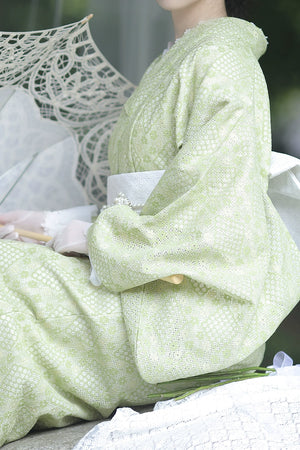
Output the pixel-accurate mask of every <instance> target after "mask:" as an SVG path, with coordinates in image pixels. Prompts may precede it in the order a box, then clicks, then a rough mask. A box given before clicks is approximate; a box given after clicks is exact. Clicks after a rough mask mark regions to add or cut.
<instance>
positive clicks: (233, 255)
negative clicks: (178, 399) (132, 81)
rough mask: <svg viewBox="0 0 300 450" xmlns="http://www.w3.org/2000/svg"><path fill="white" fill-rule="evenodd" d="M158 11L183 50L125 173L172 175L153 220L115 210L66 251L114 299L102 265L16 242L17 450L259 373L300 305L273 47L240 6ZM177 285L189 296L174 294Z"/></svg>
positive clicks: (121, 142) (11, 396) (184, 5)
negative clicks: (175, 385) (274, 139)
mask: <svg viewBox="0 0 300 450" xmlns="http://www.w3.org/2000/svg"><path fill="white" fill-rule="evenodd" d="M158 3H159V4H160V6H162V7H163V8H164V9H167V10H170V11H171V12H172V18H173V23H174V30H175V37H176V42H175V43H174V45H173V46H172V47H171V48H170V49H169V50H168V51H167V52H165V53H164V54H162V55H160V56H159V57H158V58H157V59H156V60H155V61H154V62H153V63H152V64H151V66H150V67H149V68H148V70H147V72H146V73H145V75H144V77H143V79H142V81H141V83H140V85H139V87H138V88H137V89H136V91H135V93H134V94H133V95H132V96H131V98H130V99H129V100H128V101H127V103H126V104H125V106H124V108H123V111H122V113H121V116H120V118H119V121H118V124H117V126H116V128H115V130H114V133H113V136H112V138H111V141H110V146H109V161H110V168H111V172H112V174H120V173H131V172H145V171H156V170H165V172H164V173H163V175H162V177H161V178H160V180H159V181H158V183H157V185H156V187H155V188H154V190H153V192H152V193H151V195H150V197H149V198H148V199H147V201H146V203H145V205H144V206H143V208H142V212H141V215H139V214H137V212H136V211H134V210H133V209H132V208H131V206H130V205H128V204H120V205H115V206H113V207H111V208H107V209H105V210H103V211H102V212H101V214H100V215H99V216H98V218H97V220H96V222H95V223H94V224H93V225H92V226H89V224H88V223H86V222H81V221H75V223H74V222H70V224H69V225H68V226H67V227H65V228H64V229H63V231H62V232H60V233H58V235H57V237H56V238H55V239H54V242H53V247H54V249H55V250H57V251H60V252H65V251H68V252H70V251H77V252H79V253H83V254H84V253H86V254H87V253H88V255H89V258H90V261H91V264H92V266H93V271H94V279H98V280H101V285H100V286H95V285H93V284H92V283H91V282H90V281H89V276H90V263H89V260H88V258H76V257H70V256H64V255H61V254H59V253H57V252H54V251H52V250H51V249H49V248H45V247H42V246H39V245H34V244H26V245H25V244H23V243H20V242H15V241H13V240H3V241H1V242H0V249H1V253H0V254H1V257H0V264H1V278H0V286H1V289H0V292H1V294H0V295H1V303H0V308H1V325H0V330H1V334H0V339H1V364H0V374H1V383H0V415H1V420H0V443H1V444H2V443H4V442H9V441H12V440H14V439H18V438H20V437H21V436H23V435H25V434H26V433H27V432H28V431H29V430H30V429H31V428H32V427H34V426H37V427H39V428H42V427H51V426H64V425H68V424H70V423H73V422H75V421H76V420H78V418H82V419H87V420H91V419H96V418H98V417H101V416H104V417H107V416H108V415H109V414H110V413H111V412H112V411H113V410H114V408H116V407H117V406H118V405H130V404H143V403H147V402H149V399H147V395H148V394H149V393H151V392H157V391H158V390H159V387H158V386H156V385H155V384H154V383H159V382H164V381H172V380H175V379H178V378H182V377H190V376H193V375H196V374H201V373H207V372H211V371H215V370H220V369H223V368H227V367H229V366H238V367H241V366H247V365H256V364H259V363H260V362H261V360H262V357H263V353H264V345H265V341H266V340H267V339H268V338H269V336H270V335H271V334H272V333H273V332H274V331H275V329H276V328H277V326H278V325H279V324H280V322H281V321H282V320H283V318H284V317H285V316H286V315H287V314H288V313H289V312H290V310H291V309H292V308H293V306H294V305H295V304H296V303H297V302H298V300H299V297H300V283H299V281H300V253H299V250H298V248H297V246H296V244H295V242H294V241H293V239H292V238H291V236H290V234H289V233H288V231H287V229H286V227H285V226H284V224H283V222H282V221H281V219H280V217H279V215H278V213H277V211H276V209H275V208H274V206H273V205H272V203H271V201H270V199H269V197H268V195H267V187H268V170H269V165H270V152H271V141H270V120H269V104H268V95H267V89H266V85H265V80H264V77H263V75H262V72H261V70H260V67H259V64H258V62H257V59H258V58H259V57H260V56H261V55H262V54H263V53H264V52H265V50H266V45H267V44H266V39H265V37H264V35H263V33H262V31H261V30H260V29H258V28H257V27H255V25H253V24H251V23H248V22H246V21H243V20H240V19H236V18H231V17H227V13H226V9H225V3H224V0H158ZM130 200H131V199H130ZM125 203H126V202H125ZM13 214H14V216H12V215H11V214H3V215H1V216H0V222H1V223H3V224H8V227H6V228H5V230H4V231H3V232H2V234H3V236H4V237H9V238H16V237H18V236H17V235H16V234H15V230H14V223H13V222H15V221H17V222H19V226H21V224H20V221H23V223H22V226H23V228H24V227H26V226H28V228H32V225H33V224H32V223H30V221H31V220H33V222H34V228H35V229H36V230H38V229H39V228H40V227H42V228H43V224H42V222H43V221H44V219H45V214H43V213H36V214H34V215H31V218H30V220H29V221H28V218H27V219H26V218H24V215H22V214H24V213H22V212H21V213H19V212H17V213H13ZM48 218H49V216H48ZM50 221H51V219H50ZM85 233H87V241H86V240H85V237H84V235H85ZM74 243H75V245H74ZM173 274H183V275H184V280H183V282H182V283H181V284H180V285H173V284H169V283H166V282H165V281H162V280H160V279H161V278H163V277H167V276H170V275H173ZM96 284H97V283H96ZM98 284H99V283H98ZM187 383H188V382H187ZM160 389H161V390H162V388H160ZM164 389H166V390H170V386H167V387H164Z"/></svg>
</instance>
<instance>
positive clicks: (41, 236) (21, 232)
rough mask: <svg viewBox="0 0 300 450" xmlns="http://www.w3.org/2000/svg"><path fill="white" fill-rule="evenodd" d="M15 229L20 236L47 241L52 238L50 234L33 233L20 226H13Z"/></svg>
mask: <svg viewBox="0 0 300 450" xmlns="http://www.w3.org/2000/svg"><path fill="white" fill-rule="evenodd" d="M0 227H1V228H2V227H4V225H0ZM15 231H16V232H17V233H19V235H20V236H23V237H27V238H30V239H35V240H37V241H42V242H49V241H51V239H52V237H51V236H47V235H46V234H41V233H34V232H33V231H28V230H21V229H20V228H15Z"/></svg>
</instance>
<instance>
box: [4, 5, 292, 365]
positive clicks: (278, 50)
mask: <svg viewBox="0 0 300 450" xmlns="http://www.w3.org/2000/svg"><path fill="white" fill-rule="evenodd" d="M88 13H94V14H95V17H94V18H93V19H92V21H91V22H90V27H91V31H92V34H93V37H94V40H95V42H96V43H97V45H98V47H99V48H100V50H101V51H102V52H103V53H104V55H105V56H106V57H107V59H108V60H109V61H110V62H111V63H112V64H113V65H114V66H115V67H116V68H117V69H118V70H119V71H120V72H122V73H123V74H124V75H125V76H126V77H128V78H129V79H130V80H131V81H132V82H134V83H136V84H137V83H138V81H139V79H140V78H141V76H142V73H143V72H144V71H145V69H146V67H147V65H148V64H149V63H150V62H151V60H153V58H154V57H155V56H157V55H158V54H159V53H160V52H161V51H162V50H163V49H164V48H165V47H166V46H167V42H168V41H169V40H173V33H172V24H171V20H170V16H169V14H168V13H167V12H165V11H162V10H161V9H160V8H159V7H158V6H157V4H156V2H155V0H1V3H0V30H2V31H26V30H37V29H43V28H51V27H54V26H59V25H62V24H67V23H70V22H74V21H77V20H79V19H81V18H83V17H84V16H85V15H87V14H88ZM247 18H248V20H250V21H252V22H254V23H255V24H256V25H258V26H259V27H261V28H262V29H263V31H264V33H265V35H266V36H268V40H269V47H268V50H267V52H266V54H265V55H264V56H263V57H262V58H261V61H260V62H261V66H262V69H263V71H264V73H265V77H266V80H267V84H268V87H269V94H270V103H271V117H272V130H273V150H274V151H277V152H283V153H288V154H291V155H294V156H297V157H299V158H300V58H299V47H300V2H299V0H285V1H277V2H274V1H273V0H264V1H261V2H258V1H256V3H253V6H252V7H251V8H250V10H249V15H248V17H247ZM299 323H300V304H299V305H298V306H297V307H296V308H295V309H294V310H293V311H292V313H291V314H290V315H289V316H288V317H287V318H286V319H285V320H284V322H283V323H282V324H281V326H280V327H279V328H278V329H277V331H276V332H275V333H274V335H273V336H272V337H271V338H270V340H269V341H268V344H267V350H266V355H265V359H264V364H271V363H272V357H273V355H274V354H275V353H276V352H277V351H279V350H284V351H285V352H287V353H288V354H289V355H290V356H292V358H293V359H294V361H295V362H297V363H300V346H299V334H300V333H299Z"/></svg>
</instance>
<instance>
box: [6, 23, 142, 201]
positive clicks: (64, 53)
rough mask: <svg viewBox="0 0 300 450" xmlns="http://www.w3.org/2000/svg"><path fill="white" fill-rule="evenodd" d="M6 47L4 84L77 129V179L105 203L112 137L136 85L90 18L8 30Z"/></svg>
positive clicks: (46, 115) (43, 112) (91, 196)
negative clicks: (100, 43) (104, 47)
mask: <svg viewBox="0 0 300 450" xmlns="http://www.w3.org/2000/svg"><path fill="white" fill-rule="evenodd" d="M0 49H1V51H0V67H2V68H1V69H0V87H1V86H6V87H8V86H11V87H19V88H23V89H25V90H26V91H27V92H29V93H30V95H31V96H32V97H33V98H34V100H35V102H36V104H37V105H38V106H39V108H40V113H41V115H42V117H44V118H47V119H52V120H54V121H58V122H59V123H60V124H62V125H63V126H64V127H66V128H67V129H68V130H69V131H71V133H72V134H73V136H74V137H75V139H76V141H77V144H78V163H77V168H76V178H77V179H78V180H79V181H80V183H81V184H82V186H83V187H84V190H85V192H86V194H87V196H88V199H89V201H90V202H91V203H96V204H97V205H98V206H101V205H102V204H103V203H105V200H106V179H107V176H108V174H109V166H108V162H107V146H108V140H109V138H110V135H111V131H112V128H113V126H114V124H115V122H116V120H117V118H118V116H119V114H120V111H121V108H122V106H123V104H124V103H125V101H126V100H127V98H128V97H129V96H130V95H131V93H132V92H133V90H134V86H133V84H131V83H130V82H129V81H128V80H126V78H124V77H123V76H122V75H121V74H120V73H119V72H118V71H116V69H115V68H114V67H113V66H112V65H111V64H110V63H109V62H108V61H107V59H106V58H105V57H104V56H103V54H102V53H101V52H100V51H99V50H98V48H97V47H96V45H95V43H94V41H93V39H92V36H91V33H90V30H89V25H88V23H87V21H84V20H83V21H80V22H76V23H74V24H71V25H66V26H63V27H59V28H54V29H50V30H42V31H33V32H23V33H14V32H12V33H6V32H3V33H1V34H0ZM53 164H54V165H55V162H53Z"/></svg>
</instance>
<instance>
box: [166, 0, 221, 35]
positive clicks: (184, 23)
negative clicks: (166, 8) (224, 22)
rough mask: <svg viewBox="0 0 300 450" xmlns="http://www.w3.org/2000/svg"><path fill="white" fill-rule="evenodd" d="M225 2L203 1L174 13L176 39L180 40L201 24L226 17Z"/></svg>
mask: <svg viewBox="0 0 300 450" xmlns="http://www.w3.org/2000/svg"><path fill="white" fill-rule="evenodd" d="M226 16H227V13H226V8H225V4H224V0H214V1H213V2H212V1H211V0H202V1H199V2H195V3H192V4H191V5H189V6H187V7H185V8H181V9H176V10H173V11H172V20H173V26H174V34H175V39H178V38H180V37H181V36H182V35H183V33H184V32H185V30H187V29H188V28H193V27H195V26H196V25H198V23H199V22H202V21H203V22H204V21H206V20H210V19H217V18H218V17H226Z"/></svg>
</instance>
